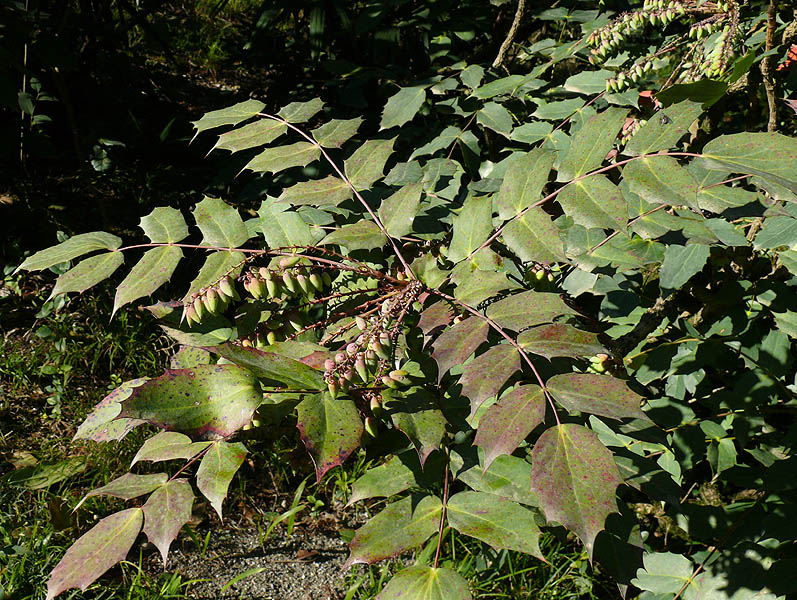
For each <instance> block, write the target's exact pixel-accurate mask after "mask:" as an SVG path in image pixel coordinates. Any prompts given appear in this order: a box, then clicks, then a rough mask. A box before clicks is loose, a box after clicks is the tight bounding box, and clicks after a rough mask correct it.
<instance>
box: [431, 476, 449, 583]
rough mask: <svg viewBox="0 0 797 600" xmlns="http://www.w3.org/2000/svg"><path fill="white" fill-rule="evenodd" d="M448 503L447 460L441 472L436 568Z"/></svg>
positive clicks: (435, 566)
mask: <svg viewBox="0 0 797 600" xmlns="http://www.w3.org/2000/svg"><path fill="white" fill-rule="evenodd" d="M447 505H448V462H446V470H445V473H444V474H443V511H442V512H441V513H440V529H439V530H438V532H437V550H435V553H434V565H433V567H434V568H435V569H436V568H437V563H438V561H439V560H440V547H441V546H442V545H443V529H444V528H445V525H446V507H447Z"/></svg>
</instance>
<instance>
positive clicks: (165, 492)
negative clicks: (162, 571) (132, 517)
mask: <svg viewBox="0 0 797 600" xmlns="http://www.w3.org/2000/svg"><path fill="white" fill-rule="evenodd" d="M193 504H194V492H193V491H192V490H191V484H190V483H188V480H186V479H175V480H173V481H170V482H169V483H167V484H166V485H164V486H162V487H159V488H158V489H157V490H155V491H154V492H153V494H152V495H151V496H150V497H149V498H148V499H147V502H146V503H145V504H144V506H143V507H141V510H143V511H144V533H146V534H147V539H149V541H150V543H151V544H154V545H155V547H156V548H157V549H158V550H160V553H161V557H162V558H163V566H164V568H165V567H166V557H167V556H168V554H169V546H171V545H172V542H173V541H174V540H175V539H176V538H177V534H178V533H180V529H182V528H183V525H185V524H186V523H188V521H190V520H191V507H192V506H193Z"/></svg>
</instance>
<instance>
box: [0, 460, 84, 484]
mask: <svg viewBox="0 0 797 600" xmlns="http://www.w3.org/2000/svg"><path fill="white" fill-rule="evenodd" d="M85 470H86V459H85V458H84V457H82V456H72V457H70V458H67V459H64V460H59V461H56V462H42V463H39V464H36V465H32V466H30V467H23V468H21V469H17V470H15V471H11V472H10V473H6V474H5V475H4V476H3V477H2V481H3V482H4V483H7V484H8V485H15V486H20V487H24V488H26V489H28V490H31V491H33V490H43V489H45V488H48V487H50V486H51V485H53V484H55V483H58V482H60V481H64V480H66V479H71V478H73V477H75V475H79V474H80V473H82V472H83V471H85Z"/></svg>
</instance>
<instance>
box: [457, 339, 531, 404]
mask: <svg viewBox="0 0 797 600" xmlns="http://www.w3.org/2000/svg"><path fill="white" fill-rule="evenodd" d="M519 369H520V355H519V354H518V351H517V350H516V349H515V348H514V347H513V346H510V345H509V344H500V345H498V346H493V347H492V348H490V349H489V350H488V351H487V352H485V353H484V354H480V355H479V356H477V357H476V358H474V359H473V361H471V362H470V363H468V364H466V365H465V366H464V367H463V369H462V377H460V378H459V382H460V383H461V384H462V395H463V396H465V397H466V398H468V399H470V414H471V416H473V415H474V414H476V411H477V410H478V409H479V407H480V406H481V405H482V403H483V402H484V401H485V400H487V399H488V398H492V397H493V396H495V395H496V394H497V393H498V391H499V390H500V389H501V388H502V387H504V384H505V383H506V382H507V380H508V379H509V378H510V377H512V375H513V374H514V373H515V372H516V371H518V370H519Z"/></svg>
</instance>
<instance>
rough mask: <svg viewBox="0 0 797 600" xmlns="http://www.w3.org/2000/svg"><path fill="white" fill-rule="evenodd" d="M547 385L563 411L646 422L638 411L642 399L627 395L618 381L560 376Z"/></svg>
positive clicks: (588, 375) (605, 377) (581, 375)
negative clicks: (562, 407)
mask: <svg viewBox="0 0 797 600" xmlns="http://www.w3.org/2000/svg"><path fill="white" fill-rule="evenodd" d="M547 385H548V389H549V390H550V391H551V393H553V396H554V398H555V399H556V401H557V402H558V403H559V404H561V405H562V406H564V407H565V408H566V409H567V410H570V411H579V412H585V413H590V414H593V415H600V416H602V417H609V418H611V419H623V418H635V419H644V420H646V421H649V420H650V418H649V417H648V416H647V415H646V414H645V413H644V412H643V411H642V409H641V408H640V407H639V405H640V402H641V401H642V396H640V395H638V394H636V393H634V392H633V391H631V389H630V388H629V387H628V386H627V385H626V384H625V382H624V381H623V380H621V379H617V378H615V377H610V376H609V375H593V374H591V373H563V374H561V375H554V376H553V377H551V378H550V379H549V380H548V383H547Z"/></svg>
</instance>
